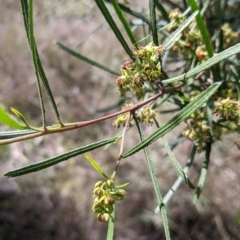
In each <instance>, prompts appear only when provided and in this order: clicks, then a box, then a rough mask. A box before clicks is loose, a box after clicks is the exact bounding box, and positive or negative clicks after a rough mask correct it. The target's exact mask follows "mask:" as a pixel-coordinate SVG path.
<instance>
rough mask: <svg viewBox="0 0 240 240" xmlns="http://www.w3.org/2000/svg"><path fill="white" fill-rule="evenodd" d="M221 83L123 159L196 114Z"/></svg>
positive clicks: (205, 92)
mask: <svg viewBox="0 0 240 240" xmlns="http://www.w3.org/2000/svg"><path fill="white" fill-rule="evenodd" d="M220 85H221V83H214V84H213V85H212V86H210V87H209V88H208V89H206V90H205V91H204V92H202V93H201V94H199V95H198V96H197V97H196V98H195V99H194V100H193V101H192V102H190V103H189V104H188V105H187V106H186V107H184V108H183V109H182V110H181V111H180V112H179V113H178V114H176V116H174V117H173V118H172V119H171V120H170V121H168V122H167V123H165V124H164V125H163V126H162V127H161V128H160V129H157V130H156V131H155V132H154V133H153V134H151V135H150V136H149V137H148V138H146V139H145V140H144V141H142V142H141V143H139V144H137V145H136V146H135V147H134V148H132V149H131V150H129V151H128V152H126V153H124V154H123V155H122V157H123V158H126V157H129V156H131V155H132V154H134V153H136V152H138V151H140V150H141V149H143V148H144V147H146V146H148V145H149V144H151V143H152V142H154V141H156V140H157V139H159V138H160V137H163V136H164V135H165V134H166V133H168V132H170V131H171V130H172V129H173V128H175V127H176V126H178V125H179V124H180V123H181V122H182V121H184V120H185V119H187V118H188V116H189V115H191V114H192V113H193V112H195V111H196V110H197V109H198V108H199V107H201V106H202V105H203V104H204V103H205V102H206V101H207V100H208V99H209V97H210V96H211V95H212V94H213V93H214V92H215V91H216V90H217V89H218V87H219V86H220Z"/></svg>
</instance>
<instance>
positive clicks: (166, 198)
mask: <svg viewBox="0 0 240 240" xmlns="http://www.w3.org/2000/svg"><path fill="white" fill-rule="evenodd" d="M196 152H197V147H196V146H195V145H194V146H193V148H192V151H191V153H190V157H189V159H188V160H187V163H186V165H185V167H184V169H183V171H184V172H185V173H187V172H188V170H189V168H190V167H191V165H192V163H193V160H194V157H195V154H196ZM182 181H183V179H182V177H180V176H179V177H178V178H177V180H176V181H175V182H174V184H173V185H172V187H170V189H169V190H168V192H167V193H166V195H165V196H164V198H163V202H164V204H167V203H168V202H169V200H170V199H171V197H172V196H173V194H174V193H175V192H176V191H177V189H178V188H179V186H180V184H181V183H182ZM158 212H159V208H158V206H157V207H156V208H155V213H158Z"/></svg>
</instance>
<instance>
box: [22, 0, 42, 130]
mask: <svg viewBox="0 0 240 240" xmlns="http://www.w3.org/2000/svg"><path fill="white" fill-rule="evenodd" d="M20 2H21V8H22V14H23V19H24V25H25V30H26V33H27V38H28V43H29V46H30V50H31V54H32V61H33V66H34V71H35V75H36V81H37V88H38V96H39V101H40V106H41V112H42V121H43V125H44V126H45V124H46V116H45V107H44V103H43V97H42V89H41V84H40V78H39V74H38V69H37V60H36V45H35V40H34V36H33V9H32V4H33V3H32V0H31V1H29V4H28V1H24V0H20Z"/></svg>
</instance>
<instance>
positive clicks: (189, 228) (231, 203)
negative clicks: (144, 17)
mask: <svg viewBox="0 0 240 240" xmlns="http://www.w3.org/2000/svg"><path fill="white" fill-rule="evenodd" d="M130 2H131V6H133V8H134V9H136V10H137V11H139V12H144V13H147V9H148V1H147V0H143V1H130ZM172 2H175V3H176V4H180V3H179V2H180V1H172ZM112 12H113V11H112ZM34 14H35V16H34V20H35V38H36V42H37V46H38V49H39V53H40V58H41V60H42V63H43V66H44V69H45V71H46V74H47V77H48V79H49V84H50V86H51V88H52V91H53V94H54V97H55V100H56V102H57V105H58V108H59V111H60V114H61V116H62V119H63V121H64V122H76V121H83V120H89V119H92V118H96V117H100V116H103V115H104V114H107V113H104V112H101V111H100V110H101V109H103V108H106V107H108V106H109V105H112V104H114V103H116V102H117V101H118V99H119V95H118V93H117V90H116V87H115V76H113V75H111V74H109V73H105V72H104V71H101V70H98V69H97V68H94V67H91V66H90V65H88V64H86V63H84V62H82V61H80V60H78V59H76V58H74V57H72V56H70V55H68V54H67V53H66V52H63V51H62V50H60V49H59V48H58V47H57V46H56V42H61V43H63V44H64V45H67V46H69V47H70V48H75V49H76V51H78V52H80V53H81V54H83V55H85V56H87V57H89V58H91V59H94V60H95V61H97V62H100V63H102V64H104V65H107V66H109V67H110V68H111V69H113V70H115V71H119V67H120V66H121V65H122V63H123V62H125V61H126V60H128V57H127V55H126V54H125V53H124V51H123V49H122V48H121V46H120V45H119V44H118V42H117V40H116V38H115V36H114V35H113V34H112V33H111V30H110V29H109V27H108V25H107V24H106V23H105V24H103V26H102V27H101V28H100V29H99V30H98V31H96V32H94V34H91V32H92V31H94V29H96V28H97V27H98V26H99V24H100V23H102V22H104V19H103V17H102V16H101V13H100V11H99V10H98V9H97V7H96V4H95V2H94V1H86V0H78V1H77V0H69V1H65V0H61V1H60V0H51V1H50V0H43V1H36V2H35V3H34ZM115 19H116V17H115ZM129 20H132V18H131V17H130V18H129ZM116 21H117V19H116ZM136 34H137V35H139V38H141V37H142V34H143V33H142V32H141V31H137V32H136ZM0 36H1V38H0V93H1V94H0V103H1V105H2V106H4V108H5V109H9V108H10V107H14V108H16V109H18V110H19V111H20V112H21V113H23V114H24V116H26V118H27V120H28V121H29V122H30V123H31V124H32V125H36V126H41V110H40V106H39V100H38V94H37V88H36V81H35V76H34V69H33V65H32V62H31V54H30V51H29V47H28V43H27V38H26V34H25V30H24V27H23V20H22V15H21V9H20V3H19V1H14V0H9V1H2V3H1V8H0ZM86 36H89V38H88V39H87V40H86V41H84V39H85V37H86ZM83 41H84V42H83ZM173 66H174V64H173ZM45 99H46V102H48V99H47V97H46V96H45ZM166 108H167V106H166ZM169 118H171V115H164V116H159V119H160V122H161V123H164V122H166V121H167V120H168V119H169ZM47 121H48V123H49V124H52V123H54V122H56V119H55V117H54V114H53V112H52V110H51V106H50V104H49V102H48V104H47ZM182 129H183V128H182V127H181V126H180V127H179V128H178V129H174V130H173V131H172V132H171V133H170V134H168V135H167V136H166V137H167V139H168V140H169V141H172V140H174V139H175V138H176V136H177V135H179V134H180V133H181V131H182ZM0 130H1V131H3V130H7V128H6V127H4V126H0ZM153 130H154V129H153V128H152V127H149V128H146V129H145V134H146V135H149V134H150V133H151V132H152V131H153ZM117 133H118V130H116V129H114V128H113V127H112V120H108V121H105V122H102V123H99V124H95V125H92V126H90V127H86V128H82V129H78V130H75V131H71V132H66V133H62V134H54V135H50V136H46V137H39V138H36V139H32V140H28V141H25V142H19V143H14V144H11V145H6V146H1V148H0V240H5V239H8V240H15V239H16V240H50V239H52V240H57V239H58V240H65V239H68V240H80V239H81V240H88V239H90V240H101V239H105V238H106V230H107V224H103V223H99V222H98V221H97V219H96V217H95V215H94V214H93V213H92V210H91V207H92V202H93V197H92V190H93V186H94V183H95V182H96V181H98V180H101V176H100V175H99V174H98V173H96V172H95V171H94V170H93V169H92V167H91V166H90V165H89V163H88V162H87V161H86V160H85V159H84V157H83V156H78V157H75V158H72V159H70V160H68V161H66V162H62V163H60V164H58V165H56V166H54V167H50V168H48V169H45V170H42V171H40V172H36V173H32V174H29V175H26V176H21V177H17V178H10V179H7V178H4V177H2V175H3V174H4V172H6V171H9V170H12V169H14V168H17V167H20V166H23V165H26V164H29V163H34V162H37V161H41V160H44V159H46V158H49V157H52V156H55V155H58V154H62V153H64V152H66V151H69V150H72V149H74V148H77V147H80V146H84V145H86V144H89V143H92V142H94V141H97V140H101V139H105V138H109V137H112V136H115V135H116V134H117ZM234 137H235V136H233V135H228V136H226V137H225V138H224V140H223V141H221V142H217V143H216V144H215V145H214V148H213V152H212V159H211V163H210V167H209V172H208V177H207V179H206V183H205V187H204V190H203V193H202V196H201V201H200V203H199V204H198V205H196V206H194V205H193V204H192V201H193V195H194V191H193V190H191V189H189V188H188V187H187V186H185V185H184V184H182V185H181V187H180V188H179V189H178V190H177V191H176V193H175V194H174V196H173V197H172V199H171V201H170V202H169V204H168V205H167V210H168V215H169V224H170V228H171V231H172V237H173V238H172V239H186V240H188V239H224V240H225V239H240V200H239V199H240V152H239V149H238V148H237V147H236V145H235V144H234V141H233V139H234ZM138 142H139V136H138V134H136V131H135V129H131V130H130V131H128V133H127V138H126V142H125V149H126V150H127V149H130V147H132V146H134V145H135V144H136V143H138ZM161 144H162V143H161V142H160V141H157V142H156V143H154V144H153V145H151V147H150V150H151V154H152V159H153V162H154V164H155V170H156V175H157V177H158V179H159V184H160V187H161V189H162V194H163V195H165V194H166V193H167V191H168V190H169V189H170V187H171V186H172V184H173V183H174V181H175V180H176V178H177V176H178V175H177V173H176V171H175V169H174V167H173V166H172V163H171V160H170V159H169V158H168V157H167V156H166V155H165V154H166V153H165V151H164V148H162V145H161ZM191 147H192V143H191V142H187V141H186V142H184V143H181V144H179V145H178V147H176V148H175V149H174V154H175V157H176V158H177V160H178V161H179V162H180V163H181V164H182V166H184V164H185V163H186V161H187V158H188V155H189V153H190V151H191ZM118 151H119V144H116V145H112V146H110V147H109V148H108V149H106V150H105V149H104V148H100V149H98V150H96V151H93V152H91V153H89V155H90V156H92V157H93V158H94V159H95V160H97V161H98V163H99V164H100V165H101V167H102V168H103V169H104V170H105V172H106V173H107V174H109V175H110V174H111V173H112V172H113V170H114V167H115V164H116V160H117V156H118ZM203 159H204V155H203V153H201V154H198V156H197V161H195V163H194V165H193V167H192V168H191V170H190V172H189V174H188V175H189V177H190V179H191V180H192V181H193V183H195V184H196V183H197V181H198V177H199V173H200V169H201V164H202V162H203ZM117 182H118V183H119V184H122V183H125V182H130V185H129V186H128V187H127V188H126V191H127V194H126V198H125V200H124V201H121V202H120V203H118V204H117V206H116V211H117V216H116V225H115V226H116V234H115V239H117V240H122V239H129V240H134V239H140V240H148V239H153V240H158V239H164V232H163V227H162V222H161V217H160V215H159V214H154V209H155V207H156V200H155V195H154V191H153V186H152V183H151V179H150V176H149V172H148V169H147V165H146V163H145V159H144V154H143V152H139V153H137V154H136V155H134V156H131V157H129V158H127V159H123V160H122V162H121V166H120V169H119V172H118V177H117Z"/></svg>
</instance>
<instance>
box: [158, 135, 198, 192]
mask: <svg viewBox="0 0 240 240" xmlns="http://www.w3.org/2000/svg"><path fill="white" fill-rule="evenodd" d="M162 141H163V144H164V146H165V148H166V150H167V152H168V155H169V157H170V159H171V160H172V163H173V165H174V167H175V168H176V170H177V172H178V174H179V175H180V177H181V178H182V179H183V180H184V182H185V183H186V184H187V185H188V186H189V187H190V188H191V189H195V187H194V186H193V184H192V183H191V181H190V180H189V178H188V176H187V175H186V174H185V172H184V171H183V169H182V168H181V166H180V164H179V163H178V161H177V159H176V158H175V157H174V155H173V152H172V151H171V149H170V147H169V145H168V143H167V141H166V140H165V138H164V137H162Z"/></svg>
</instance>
